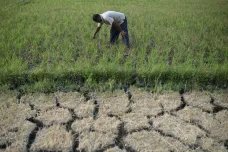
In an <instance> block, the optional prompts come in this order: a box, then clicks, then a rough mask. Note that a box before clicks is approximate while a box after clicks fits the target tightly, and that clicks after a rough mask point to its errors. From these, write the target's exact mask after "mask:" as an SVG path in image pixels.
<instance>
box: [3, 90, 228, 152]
mask: <svg viewBox="0 0 228 152" xmlns="http://www.w3.org/2000/svg"><path fill="white" fill-rule="evenodd" d="M227 106H228V96H227V93H223V94H222V93H217V94H211V93H208V92H188V93H184V94H183V95H180V94H178V93H176V92H169V93H164V94H152V93H148V92H145V91H141V90H139V89H132V90H128V92H127V93H124V91H116V92H113V93H89V94H86V95H85V94H84V95H83V94H81V93H79V92H68V93H63V92H56V93H53V94H27V95H23V96H22V97H21V98H19V99H18V98H17V93H15V92H8V93H1V94H0V151H7V152H8V151H9V152H10V151H12V152H15V151H18V152H20V151H34V152H35V151H72V152H78V151H88V152H96V151H100V152H126V151H131V152H136V151H167V152H168V151H183V152H184V151H216V152H217V151H221V152H223V151H224V152H225V151H227V148H228V146H227V145H228V107H227Z"/></svg>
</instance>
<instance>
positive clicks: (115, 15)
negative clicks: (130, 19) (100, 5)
mask: <svg viewBox="0 0 228 152" xmlns="http://www.w3.org/2000/svg"><path fill="white" fill-rule="evenodd" d="M100 15H101V17H102V22H101V23H98V27H101V26H102V25H103V24H104V23H105V24H108V25H112V23H113V21H115V22H117V23H119V24H122V23H123V22H124V19H125V15H124V14H123V13H120V12H115V11H107V12H104V13H103V14H100Z"/></svg>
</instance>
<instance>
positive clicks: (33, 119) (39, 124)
mask: <svg viewBox="0 0 228 152" xmlns="http://www.w3.org/2000/svg"><path fill="white" fill-rule="evenodd" d="M26 120H27V121H29V122H31V123H34V124H36V126H37V127H38V128H43V127H44V124H43V122H42V121H40V120H37V119H35V118H34V117H31V118H26Z"/></svg>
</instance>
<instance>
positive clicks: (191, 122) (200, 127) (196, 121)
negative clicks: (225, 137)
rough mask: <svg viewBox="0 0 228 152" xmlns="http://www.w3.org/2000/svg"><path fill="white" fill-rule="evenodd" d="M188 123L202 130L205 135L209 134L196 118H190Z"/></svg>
mask: <svg viewBox="0 0 228 152" xmlns="http://www.w3.org/2000/svg"><path fill="white" fill-rule="evenodd" d="M190 124H192V125H195V126H196V127H198V128H199V129H201V130H203V131H204V132H205V133H206V136H208V134H210V131H209V130H207V129H205V128H204V127H203V126H202V125H201V124H200V122H199V121H198V120H190Z"/></svg>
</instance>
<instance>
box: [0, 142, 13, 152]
mask: <svg viewBox="0 0 228 152" xmlns="http://www.w3.org/2000/svg"><path fill="white" fill-rule="evenodd" d="M11 144H12V143H11V142H9V141H7V142H5V143H0V149H3V150H4V149H6V148H7V147H9V146H11Z"/></svg>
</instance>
